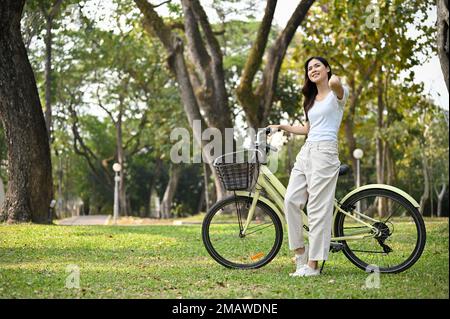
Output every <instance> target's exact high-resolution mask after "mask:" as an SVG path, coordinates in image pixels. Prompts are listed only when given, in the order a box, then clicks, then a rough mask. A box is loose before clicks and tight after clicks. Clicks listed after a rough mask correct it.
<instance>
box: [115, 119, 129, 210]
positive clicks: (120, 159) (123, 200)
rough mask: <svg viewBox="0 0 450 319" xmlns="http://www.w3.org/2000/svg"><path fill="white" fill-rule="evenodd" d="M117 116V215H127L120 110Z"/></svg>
mask: <svg viewBox="0 0 450 319" xmlns="http://www.w3.org/2000/svg"><path fill="white" fill-rule="evenodd" d="M119 113H120V114H119V118H118V120H117V122H116V123H115V124H116V139H117V141H116V145H117V161H118V163H119V164H120V166H121V168H122V169H121V171H120V183H119V215H121V216H128V215H129V213H130V212H129V209H128V203H127V193H126V183H125V181H126V180H125V178H126V170H125V154H124V150H123V135H122V110H120V112H119Z"/></svg>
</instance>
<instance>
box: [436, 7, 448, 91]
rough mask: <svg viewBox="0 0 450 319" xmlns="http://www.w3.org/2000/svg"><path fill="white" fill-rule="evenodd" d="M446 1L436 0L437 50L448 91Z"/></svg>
mask: <svg viewBox="0 0 450 319" xmlns="http://www.w3.org/2000/svg"><path fill="white" fill-rule="evenodd" d="M448 17H449V15H448V0H437V31H438V32H437V49H438V56H439V60H440V62H441V68H442V73H443V74H444V80H445V84H446V85H447V91H448V58H449V46H450V43H449V29H448Z"/></svg>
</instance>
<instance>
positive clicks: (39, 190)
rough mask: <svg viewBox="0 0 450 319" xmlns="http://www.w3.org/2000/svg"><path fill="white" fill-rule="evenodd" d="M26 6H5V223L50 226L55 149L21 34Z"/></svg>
mask: <svg viewBox="0 0 450 319" xmlns="http://www.w3.org/2000/svg"><path fill="white" fill-rule="evenodd" d="M24 4H25V0H20V1H18V0H6V1H3V2H2V5H1V6H0V30H1V32H0V118H1V121H2V123H3V127H4V128H5V137H6V140H7V141H8V156H7V159H8V174H9V175H8V189H7V193H6V200H5V202H4V205H3V210H2V219H3V220H6V221H7V222H20V221H24V222H28V221H33V222H36V223H50V222H51V219H50V220H49V205H50V202H51V200H52V198H53V182H52V169H51V159H50V147H49V141H48V136H47V129H46V125H45V120H44V115H43V113H42V106H41V103H40V100H39V95H38V91H37V87H36V80H35V78H34V74H33V70H32V69H31V65H30V62H29V60H28V57H27V53H26V50H25V46H24V44H23V41H22V37H21V34H20V19H21V15H22V10H23V6H24Z"/></svg>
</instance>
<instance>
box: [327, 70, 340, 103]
mask: <svg viewBox="0 0 450 319" xmlns="http://www.w3.org/2000/svg"><path fill="white" fill-rule="evenodd" d="M328 86H329V87H330V89H331V90H332V91H333V92H334V93H335V94H336V96H337V98H338V99H339V100H341V99H342V98H343V97H344V87H343V86H342V83H341V79H339V77H338V76H336V75H334V74H333V75H332V76H331V77H330V79H329V80H328Z"/></svg>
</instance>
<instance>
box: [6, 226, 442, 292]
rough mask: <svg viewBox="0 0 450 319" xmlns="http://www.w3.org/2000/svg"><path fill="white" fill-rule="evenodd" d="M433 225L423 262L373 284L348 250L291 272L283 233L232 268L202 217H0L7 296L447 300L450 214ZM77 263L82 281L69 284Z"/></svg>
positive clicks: (428, 227) (428, 233) (430, 227)
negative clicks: (253, 264)
mask: <svg viewBox="0 0 450 319" xmlns="http://www.w3.org/2000/svg"><path fill="white" fill-rule="evenodd" d="M426 225H427V236H428V238H427V245H426V247H425V251H424V254H423V255H422V257H421V258H420V260H419V261H418V262H417V263H416V264H415V265H414V266H413V267H412V268H410V269H409V270H407V271H406V272H403V273H401V274H395V275H383V274H382V275H381V277H380V287H379V288H373V289H365V288H363V287H364V286H365V282H366V279H367V276H368V274H367V273H365V272H364V271H362V270H360V269H358V268H357V267H356V266H354V265H353V264H351V263H350V262H349V261H348V260H347V259H346V258H345V256H344V255H343V254H342V253H336V254H331V255H330V260H329V261H328V262H327V264H326V266H325V271H324V274H323V275H322V276H319V277H310V278H291V277H289V276H288V273H289V272H292V271H293V269H294V265H293V263H292V261H291V257H292V256H291V254H290V253H289V252H288V247H287V241H286V240H285V241H284V243H283V246H282V248H281V251H280V253H279V255H278V256H277V257H276V258H275V259H274V260H273V261H272V262H271V263H270V264H268V265H267V266H265V267H263V268H260V269H257V270H250V271H240V270H230V269H226V268H224V267H222V266H220V265H219V264H217V263H216V262H215V261H214V260H213V259H212V258H210V257H209V255H208V253H207V252H206V250H205V248H204V247H203V243H202V240H201V228H200V226H199V225H189V226H116V227H114V226H40V225H0V298H449V293H448V289H449V281H448V278H449V265H448V261H449V252H448V248H449V247H448V246H449V238H448V235H449V229H448V220H447V219H440V220H437V219H433V220H430V219H428V220H427V221H426ZM285 235H286V234H285ZM285 237H286V236H285ZM71 265H76V266H77V267H78V269H79V272H80V277H79V278H80V287H79V288H67V287H66V280H67V278H68V276H69V278H72V277H70V274H71V273H70V269H71V268H70V267H71ZM72 269H73V268H72Z"/></svg>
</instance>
